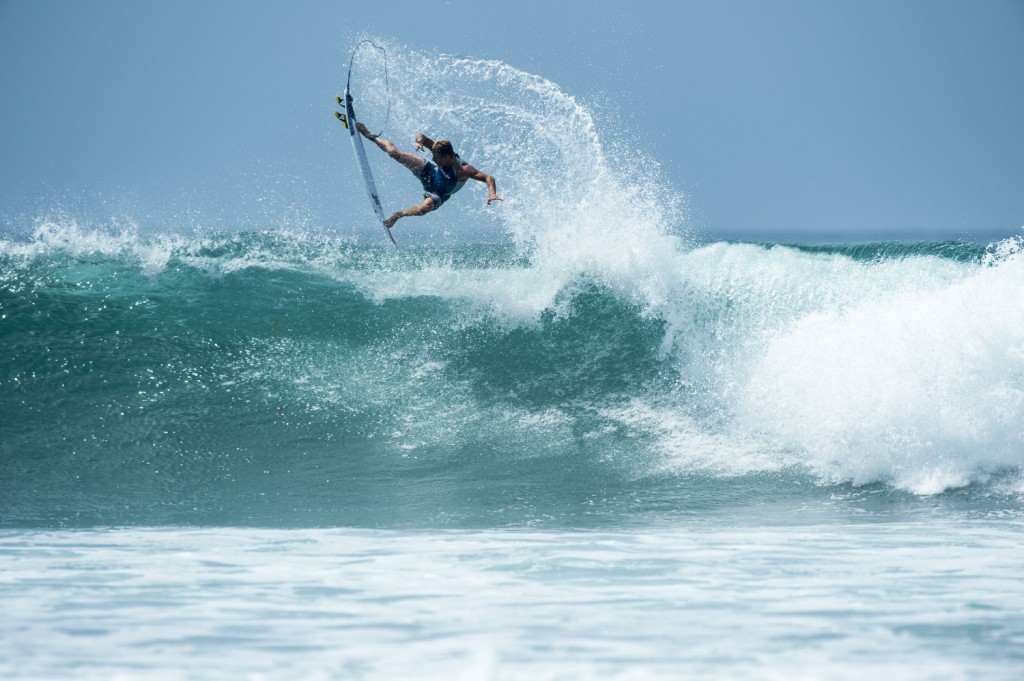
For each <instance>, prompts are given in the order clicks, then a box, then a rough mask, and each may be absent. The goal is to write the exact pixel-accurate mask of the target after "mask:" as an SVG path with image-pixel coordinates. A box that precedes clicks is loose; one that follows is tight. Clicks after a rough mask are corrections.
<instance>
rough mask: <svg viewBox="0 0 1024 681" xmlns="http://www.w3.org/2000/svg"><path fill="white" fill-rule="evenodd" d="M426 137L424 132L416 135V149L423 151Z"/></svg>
mask: <svg viewBox="0 0 1024 681" xmlns="http://www.w3.org/2000/svg"><path fill="white" fill-rule="evenodd" d="M426 139H427V136H426V135H424V134H423V133H422V132H421V133H420V134H418V135H416V151H423V145H424V143H425V140H426Z"/></svg>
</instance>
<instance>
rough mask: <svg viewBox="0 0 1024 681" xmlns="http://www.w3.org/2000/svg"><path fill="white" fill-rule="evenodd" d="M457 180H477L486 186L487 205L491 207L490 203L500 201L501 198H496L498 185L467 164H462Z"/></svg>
mask: <svg viewBox="0 0 1024 681" xmlns="http://www.w3.org/2000/svg"><path fill="white" fill-rule="evenodd" d="M459 178H465V179H467V180H478V181H480V182H483V183H484V184H486V185H487V205H488V206H489V205H491V201H501V197H500V196H498V183H497V181H495V179H494V178H493V177H492V176H491V175H488V174H487V173H485V172H483V171H481V170H477V169H476V168H474V167H473V166H471V165H469V164H468V163H464V164H463V165H462V168H460V169H459Z"/></svg>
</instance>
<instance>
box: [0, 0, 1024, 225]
mask: <svg viewBox="0 0 1024 681" xmlns="http://www.w3.org/2000/svg"><path fill="white" fill-rule="evenodd" d="M366 35H372V36H381V37H383V38H385V39H387V40H389V41H396V42H398V43H400V44H403V45H405V46H407V47H409V48H412V49H415V50H419V51H422V52H427V53H456V54H463V55H466V56H470V57H474V58H480V59H497V60H501V61H504V62H506V63H508V64H510V65H512V66H514V67H517V68H519V69H522V70H525V71H528V72H531V73H535V74H537V75H539V76H542V77H544V78H546V79H548V80H551V81H553V82H555V83H557V84H558V86H559V87H560V88H561V89H562V90H563V91H564V92H566V93H568V94H569V95H572V96H573V97H575V98H577V99H578V100H579V101H581V102H584V103H587V102H593V103H594V110H595V111H601V110H604V109H607V108H609V107H611V108H613V109H614V110H615V112H616V115H614V116H610V117H607V119H606V120H605V119H602V117H601V116H598V125H599V128H600V126H601V125H602V124H603V125H613V124H614V125H617V126H621V127H622V128H623V130H622V131H621V132H622V133H623V134H624V136H625V138H627V139H629V140H631V141H632V142H633V143H635V144H636V145H637V147H638V148H639V149H640V150H641V151H642V152H643V153H644V154H645V155H647V156H648V157H649V158H651V159H653V160H654V161H656V162H657V163H658V164H660V165H661V168H662V171H663V174H664V177H665V178H666V182H667V184H668V186H669V191H672V192H677V193H680V194H682V195H684V196H685V197H686V205H687V207H688V212H687V214H686V221H687V222H688V223H689V227H690V228H691V229H695V230H696V231H699V232H701V233H704V234H707V235H709V236H712V237H716V236H721V237H729V238H751V239H772V238H778V239H782V238H786V237H793V236H798V237H803V238H808V239H830V238H835V239H850V238H863V239H874V238H981V239H984V238H989V237H998V236H1002V235H1012V234H1019V233H1020V231H1021V228H1022V226H1024V125H1022V123H1021V121H1024V0H973V1H966V0H965V1H959V0H955V1H953V0H951V1H943V0H887V1H882V0H861V1H858V2H853V1H851V2H839V1H835V2H820V1H816V0H808V1H802V0H778V1H776V2H763V1H747V0H724V1H719V2H711V1H700V2H694V1H687V0H682V1H678V0H677V1H674V2H654V1H643V0H637V1H635V2H628V3H622V2H606V1H604V0H595V1H593V2H588V3H585V4H578V3H555V2H535V1H533V0H524V1H523V2H517V3H498V2H490V3H480V2H468V1H463V0H449V1H447V2H430V1H427V0H416V1H407V0H382V1H381V2H377V3H368V4H366V5H365V6H359V5H356V4H354V3H350V2H344V1H328V0H294V1H292V2H288V3H285V2H276V1H275V2H270V1H266V0H246V1H242V0H212V1H196V0H178V1H177V2H174V3H166V2H155V1H154V0H90V1H89V2H79V1H75V0H0V92H2V93H3V96H2V98H3V105H2V106H0V158H2V163H0V225H2V226H0V229H4V230H6V231H8V232H11V231H15V232H16V231H18V230H19V229H20V228H21V227H23V226H24V224H26V223H27V221H30V220H31V219H32V218H35V217H39V216H41V215H45V214H46V213H47V212H49V211H58V210H59V211H67V212H69V213H71V214H72V215H74V214H76V212H78V211H80V212H82V213H89V214H90V215H93V216H95V215H100V216H102V214H104V213H108V214H110V215H115V214H131V215H134V216H135V217H136V218H137V219H139V220H140V221H143V222H145V221H146V220H150V221H154V222H167V221H168V220H170V221H171V222H172V223H175V224H187V223H188V222H189V220H190V219H193V218H194V216H195V215H202V216H203V217H204V219H206V220H212V221H213V222H215V223H217V224H220V225H222V226H224V227H226V228H229V229H246V228H251V227H254V226H257V225H263V226H265V223H260V222H259V215H258V214H254V211H256V213H258V211H260V210H262V211H264V215H265V216H266V215H272V214H276V213H280V214H292V215H301V216H304V219H308V220H311V221H313V222H317V221H320V222H330V221H331V220H332V219H333V218H332V213H334V212H336V211H338V210H341V209H342V208H341V207H339V191H340V190H339V189H338V187H339V185H340V184H341V183H342V180H343V179H344V177H343V173H346V172H354V170H353V168H352V167H349V166H347V165H345V164H346V163H348V161H349V159H345V161H341V160H339V158H338V156H339V153H340V151H339V150H340V149H341V148H342V146H341V144H340V142H339V139H338V130H337V124H336V122H335V121H334V120H333V119H332V118H330V113H331V104H332V102H331V100H332V98H333V96H334V94H335V93H336V92H338V91H339V90H340V89H341V87H342V84H343V77H344V72H345V69H346V68H347V61H348V55H349V52H350V51H351V49H352V47H353V46H354V45H355V43H356V42H357V41H358V39H359V38H360V37H363V36H366ZM346 153H347V152H346ZM499 180H500V178H499Z"/></svg>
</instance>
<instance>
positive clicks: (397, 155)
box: [356, 123, 426, 173]
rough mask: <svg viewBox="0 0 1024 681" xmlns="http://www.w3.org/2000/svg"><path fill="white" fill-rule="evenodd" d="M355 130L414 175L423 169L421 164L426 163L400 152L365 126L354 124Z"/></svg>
mask: <svg viewBox="0 0 1024 681" xmlns="http://www.w3.org/2000/svg"><path fill="white" fill-rule="evenodd" d="M356 130H358V131H359V132H361V133H362V135H363V137H365V138H366V139H368V140H370V141H371V142H373V143H374V144H376V145H377V146H378V147H380V150H381V151H383V152H384V153H385V154H387V155H388V156H390V157H391V158H393V159H395V160H396V161H398V162H399V163H401V164H402V165H403V166H405V167H406V168H408V169H409V170H411V171H412V172H414V173H418V172H419V171H420V168H422V167H423V164H424V163H426V161H424V160H423V159H422V158H420V157H419V156H416V155H415V154H408V153H406V152H404V151H401V150H400V149H399V148H398V147H396V146H395V145H394V143H393V142H392V141H391V140H386V139H384V138H383V137H378V136H377V135H374V134H373V133H371V132H370V131H369V130H367V128H366V126H365V125H363V124H362V123H356Z"/></svg>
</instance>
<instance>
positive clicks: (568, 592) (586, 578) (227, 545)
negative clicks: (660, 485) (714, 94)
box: [0, 518, 1024, 681]
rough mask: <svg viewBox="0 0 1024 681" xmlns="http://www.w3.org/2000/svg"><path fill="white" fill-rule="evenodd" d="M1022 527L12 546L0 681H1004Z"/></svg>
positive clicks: (216, 537) (193, 533)
mask: <svg viewBox="0 0 1024 681" xmlns="http://www.w3.org/2000/svg"><path fill="white" fill-rule="evenodd" d="M1021 529H1022V528H1021V526H1020V523H1019V521H1015V520H1012V519H1009V518H1007V519H1005V521H1004V522H1003V523H993V522H982V523H977V522H966V521H961V522H955V521H944V522H939V523H929V524H928V526H927V527H924V526H922V525H920V524H867V525H861V526H855V525H854V526H847V527H845V528H843V529H842V531H841V532H840V531H837V530H836V529H834V528H829V527H819V526H811V527H799V526H792V527H780V528H774V529H771V530H768V529H727V528H717V529H715V530H713V531H709V530H691V531H687V530H676V531H667V532H666V531H662V532H658V533H657V534H652V533H648V532H636V533H531V532H482V533H477V532H452V533H442V534H436V533H429V534H424V533H396V532H375V531H352V530H295V531H270V530H232V529H209V530H203V529H194V530H179V529H166V530H106V531H99V532H94V531H78V532H29V533H12V532H9V531H8V532H6V533H4V534H2V535H0V566H2V568H3V569H2V571H0V574H2V575H3V577H2V581H0V589H2V594H3V601H4V604H5V605H4V611H5V616H4V618H3V619H2V620H0V675H2V676H3V677H4V678H7V679H135V678H146V679H224V678H237V679H297V678H301V679H311V680H315V679H337V678H349V679H396V678H417V679H425V680H427V679H467V680H470V679H471V680H495V681H498V680H512V679H532V680H538V681H539V680H545V679H570V678H571V679H578V678H590V679H594V678H606V679H685V678H693V679H736V680H740V679H787V680H789V679H805V680H810V679H851V680H853V679H861V678H864V677H865V676H869V677H870V676H875V677H879V678H899V679H901V680H905V681H915V680H925V679H947V680H952V679H977V678H985V679H990V680H992V681H998V680H1003V679H1005V680H1010V679H1016V678H1018V677H1019V670H1020V667H1019V664H1020V655H1021V650H1022V649H1024V648H1022V646H1024V618H1022V615H1021V613H1022V612H1024V587H1022V582H1021V580H1020V579H1019V577H1020V575H1019V566H1020V565H1021V564H1022V562H1024V548H1022V547H1024V544H1022V543H1021V542H1020V536H1021V535H1020V531H1021Z"/></svg>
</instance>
